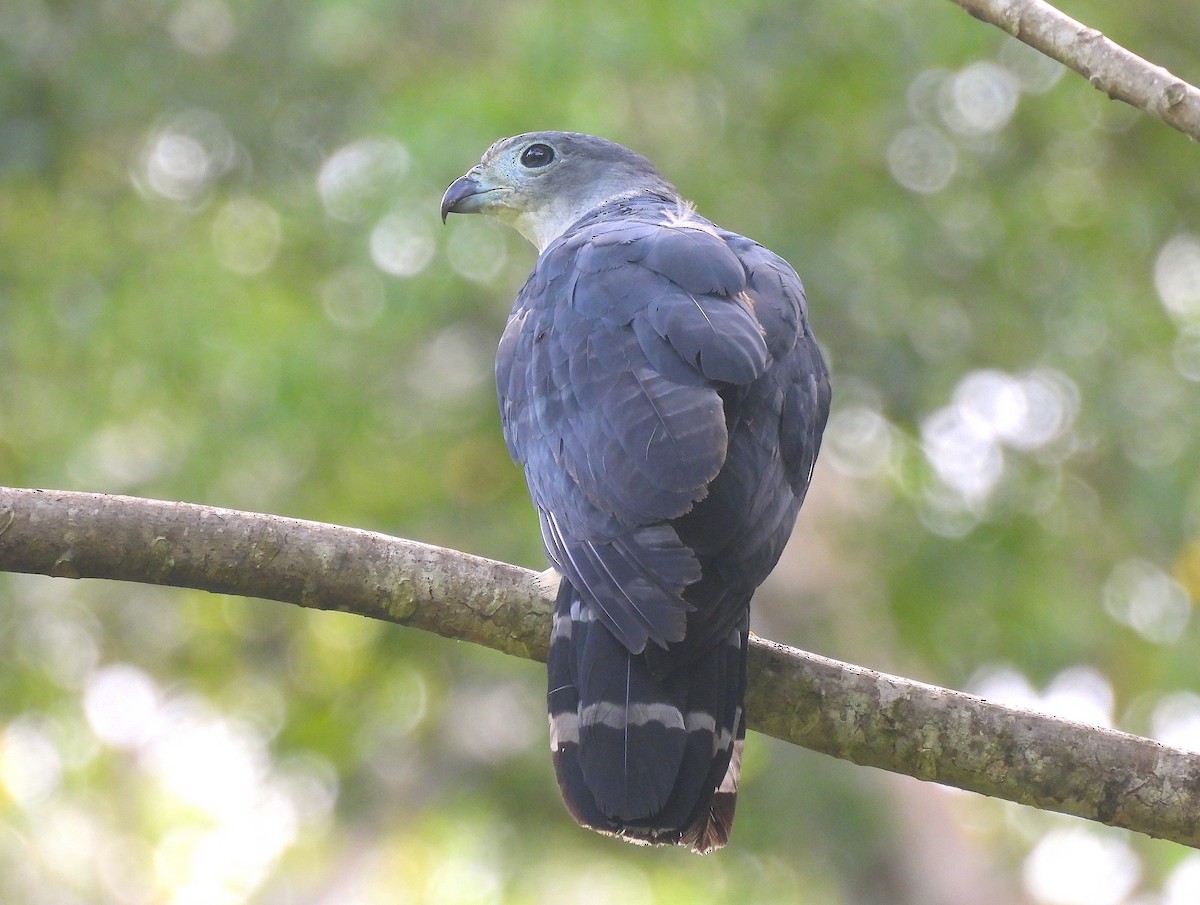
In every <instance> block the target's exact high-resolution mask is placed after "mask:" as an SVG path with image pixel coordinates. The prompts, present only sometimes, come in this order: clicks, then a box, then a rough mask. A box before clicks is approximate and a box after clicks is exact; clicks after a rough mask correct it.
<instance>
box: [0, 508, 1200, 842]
mask: <svg viewBox="0 0 1200 905" xmlns="http://www.w3.org/2000/svg"><path fill="white" fill-rule="evenodd" d="M0 571H9V572H27V573H35V574H43V575H52V576H59V577H66V578H108V579H117V580H122V581H136V582H142V583H147V584H159V585H171V586H176V587H188V588H198V589H201V590H205V591H214V592H218V593H224V594H237V595H241V596H247V597H262V598H267V599H271V600H281V601H284V602H287V603H294V604H298V605H300V606H306V607H316V608H319V609H329V610H342V611H345V612H350V613H357V614H359V615H362V616H367V617H370V618H374V619H385V620H388V621H391V622H395V623H398V624H400V625H407V626H411V627H413V628H420V629H425V630H426V631H431V632H436V633H437V634H439V635H443V636H445V637H448V638H457V639H460V640H465V641H473V642H475V643H477V644H482V645H485V646H487V647H491V648H494V649H496V650H500V651H503V652H505V653H509V654H514V655H516V656H520V657H526V658H531V659H538V660H541V659H544V658H545V654H546V642H547V639H548V636H549V624H550V602H549V601H547V600H546V599H545V598H544V597H543V596H542V594H541V591H540V590H539V587H538V585H537V583H536V581H535V573H534V572H531V571H528V570H526V569H521V568H518V567H517V566H511V565H507V564H505V563H499V562H495V561H493V560H488V559H482V558H480V557H476V556H470V555H468V554H465V553H459V552H457V551H454V550H446V549H443V548H440V547H432V546H428V545H426V544H419V543H414V542H412V541H407V540H401V539H399V538H393V537H388V536H386V535H382V534H376V533H372V532H368V531H359V530H355V529H352V528H342V527H338V526H335V525H325V524H320V523H317V522H308V521H300V520H297V519H288V518H281V517H279V516H274V515H260V514H256V513H248V512H238V511H235V510H229V509H217V508H213V507H210V506H198V505H193V504H188V503H169V502H161V501H157V500H145V499H138V498H133V497H121V496H108V495H103V494H89V493H71V492H64V491H48V490H47V491H42V490H24V489H15V488H5V487H0ZM747 712H748V714H749V717H750V725H751V727H752V728H754V729H756V730H758V731H760V732H764V733H766V734H768V735H772V736H774V737H776V738H779V739H782V740H784V741H787V742H791V743H793V744H796V745H801V746H803V747H806V748H810V749H812V750H815V751H821V752H824V753H825V754H830V755H833V756H834V757H839V758H843V759H845V760H849V761H852V762H854V763H856V764H863V765H867V766H872V767H879V768H881V769H884V770H890V771H892V772H896V773H903V774H907V775H910V776H915V777H917V778H919V779H925V780H932V781H934V782H939V783H943V784H945V785H951V786H957V787H958V788H962V789H968V790H970V791H974V792H979V793H982V794H984V795H991V796H995V797H998V798H1005V799H1008V800H1010V801H1017V802H1020V803H1022V804H1028V805H1032V806H1034V807H1038V808H1042V809H1045V810H1051V811H1060V812H1062V813H1066V814H1073V815H1076V816H1079V817H1084V818H1087V819H1090V820H1096V821H1099V822H1101V823H1106V824H1110V825H1113V826H1120V827H1124V828H1126V829H1130V830H1134V831H1137V832H1141V833H1145V834H1147V835H1150V836H1155V837H1159V838H1164V839H1170V840H1173V841H1175V842H1179V843H1182V844H1184V845H1190V846H1193V847H1198V848H1200V755H1197V754H1193V753H1190V752H1186V751H1182V750H1178V749H1174V748H1169V747H1167V746H1165V745H1161V744H1159V743H1158V742H1155V741H1152V740H1150V739H1145V738H1140V737H1138V736H1134V735H1129V734H1126V733H1122V732H1115V731H1112V730H1107V729H1102V728H1098V727H1095V726H1086V725H1082V724H1078V723H1073V722H1069V721H1065V720H1061V719H1058V718H1055V717H1051V716H1046V715H1042V714H1037V713H1032V712H1028V711H1023V710H1017V709H1014V708H1011V707H1005V706H1001V705H998V704H994V703H991V702H989V701H986V700H983V699H981V698H978V697H974V696H972V695H967V694H962V693H959V692H955V691H949V690H947V689H944V688H937V687H935V686H932V685H926V684H923V683H920V682H914V681H911V680H909V679H903V678H899V677H897V676H890V675H885V674H883V673H878V672H875V671H874V670H870V669H865V668H863V667H860V666H852V665H850V664H847V663H840V662H838V661H836V660H830V659H828V658H825V657H820V656H817V655H814V654H809V653H805V652H803V651H800V650H796V649H794V648H791V647H787V646H785V645H782V644H777V643H775V642H773V641H766V640H763V639H761V638H756V639H754V640H753V645H752V648H751V659H750V692H749V697H748V701H747Z"/></svg>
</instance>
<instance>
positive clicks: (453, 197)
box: [442, 173, 487, 223]
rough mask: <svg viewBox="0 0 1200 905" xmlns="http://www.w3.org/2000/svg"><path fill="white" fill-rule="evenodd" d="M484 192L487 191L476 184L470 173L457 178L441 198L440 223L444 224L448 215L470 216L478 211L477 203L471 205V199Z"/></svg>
mask: <svg viewBox="0 0 1200 905" xmlns="http://www.w3.org/2000/svg"><path fill="white" fill-rule="evenodd" d="M486 192H487V189H485V188H484V187H483V186H481V185H480V184H479V183H478V182H476V181H475V177H473V176H472V175H471V174H470V173H468V174H467V175H466V176H459V177H458V178H457V179H455V180H454V181H453V182H452V183H450V188H448V189H446V194H444V195H443V196H442V222H443V223H445V222H446V218H447V217H448V216H450V214H471V213H474V212H475V211H477V210H479V205H478V203H473V202H472V201H471V199H472V198H476V197H478V196H479V195H483V194H485V193H486Z"/></svg>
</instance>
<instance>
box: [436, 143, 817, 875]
mask: <svg viewBox="0 0 1200 905" xmlns="http://www.w3.org/2000/svg"><path fill="white" fill-rule="evenodd" d="M451 213H457V214H473V213H478V214H483V215H485V216H487V217H489V218H492V219H494V220H496V221H499V222H501V223H504V224H507V225H509V226H512V227H514V228H515V229H516V230H517V231H518V232H520V233H521V234H522V235H523V236H524V237H525V238H527V239H528V240H529V241H531V242H532V243H533V244H534V246H536V248H537V250H538V258H537V261H536V263H535V264H534V267H533V270H532V272H531V273H530V275H529V277H528V279H527V281H526V282H525V284H524V286H523V288H522V289H521V290H520V292H519V293H518V295H517V297H516V300H515V302H514V304H513V308H512V312H511V314H510V315H509V318H508V321H507V323H506V325H505V328H504V331H503V333H502V335H501V338H500V340H499V345H498V348H497V354H496V384H497V395H498V398H499V405H500V416H501V424H502V427H503V432H504V437H505V440H506V442H507V445H508V450H509V452H510V454H511V455H512V457H513V459H514V460H515V461H516V462H517V463H518V464H520V465H521V466H522V467H523V469H524V475H525V479H526V482H527V484H528V487H529V493H530V497H531V499H532V502H533V504H534V507H535V509H536V510H537V516H538V523H539V527H540V530H541V537H542V541H543V546H544V547H545V551H546V555H547V558H548V559H549V562H550V565H551V566H552V570H550V571H548V572H547V573H546V574H547V575H550V576H553V578H554V580H555V581H557V593H556V595H555V598H554V600H555V603H554V616H553V622H552V627H551V632H550V645H549V653H548V658H547V678H548V685H547V709H548V713H549V723H550V748H551V753H552V759H553V762H554V768H555V773H556V776H557V780H558V785H559V788H560V791H561V793H562V797H563V800H564V803H565V804H566V807H567V810H568V811H569V812H570V813H571V815H572V817H573V818H574V819H575V821H576V822H577V823H578V824H580V825H581V826H584V827H587V828H590V829H593V830H596V831H598V832H600V833H604V834H607V835H611V836H616V837H618V838H620V839H623V840H625V841H628V842H633V843H639V844H648V845H655V844H658V845H682V846H688V847H690V848H691V849H692V850H693V851H696V852H698V853H701V854H704V853H707V852H709V851H712V850H714V849H718V848H721V847H723V846H724V845H725V844H726V843H727V842H728V839H729V834H730V830H731V828H732V824H733V816H734V808H735V804H736V800H737V788H738V779H739V775H740V771H741V762H742V750H743V745H744V739H745V734H746V715H745V709H744V702H745V693H746V681H747V653H748V643H749V642H748V633H749V619H750V600H751V597H752V596H753V594H754V591H755V589H756V588H757V587H758V586H759V584H761V583H762V581H763V580H764V579H765V578H766V577H767V575H768V574H769V573H770V572H771V570H772V569H773V568H774V567H775V565H776V563H777V561H778V560H779V557H780V554H781V553H782V551H783V548H784V545H785V544H786V543H787V541H788V538H789V536H790V534H791V532H792V529H793V526H794V524H795V521H796V516H797V514H798V512H799V510H800V506H801V504H802V503H803V501H804V497H805V494H806V492H807V490H808V486H809V482H810V480H811V478H812V473H813V466H814V464H815V462H816V459H817V453H818V451H819V449H820V445H821V436H822V432H823V431H824V428H825V422H826V420H827V418H828V415H829V404H830V383H829V374H828V369H827V367H826V364H825V361H824V358H823V356H822V353H821V350H820V349H819V347H818V346H817V343H816V340H815V339H814V338H813V334H812V331H811V329H810V327H809V323H808V311H807V302H806V300H805V295H804V289H803V286H802V284H801V281H800V278H799V277H798V276H797V274H796V271H795V270H794V269H793V268H792V267H791V265H789V264H788V263H787V262H786V261H785V260H784V259H783V258H781V257H780V256H779V255H777V254H775V253H773V252H771V251H769V250H768V249H766V248H765V247H763V246H762V245H760V244H758V243H757V242H754V241H752V240H751V239H748V238H746V237H744V236H741V235H739V234H737V233H734V232H730V231H728V230H725V229H722V228H720V227H718V226H717V225H716V224H714V223H712V222H711V221H709V220H706V219H704V218H703V217H701V216H700V215H699V214H697V213H696V210H695V208H694V206H693V205H691V204H689V203H688V202H686V201H685V200H684V199H683V197H682V195H681V194H680V193H679V191H678V190H677V189H676V188H675V187H674V186H673V185H672V184H671V183H670V182H668V181H667V180H666V179H665V178H664V177H663V176H662V175H660V173H659V172H658V170H657V169H655V167H654V165H653V164H652V163H651V162H650V161H649V160H647V159H646V158H645V157H643V156H642V155H640V154H638V153H636V152H635V151H632V150H630V149H628V148H626V147H624V146H622V145H620V144H617V143H615V142H612V141H608V140H606V139H603V138H598V137H596V136H592V135H585V134H581V133H577V132H560V131H544V132H528V133H524V134H521V135H516V136H513V137H511V138H504V139H501V140H500V141H497V142H496V143H494V144H493V145H492V146H491V147H490V148H488V150H487V151H486V152H485V153H484V155H483V157H482V159H481V160H480V162H479V163H478V164H476V165H475V166H473V167H471V168H470V169H469V170H468V171H467V173H466V174H465V175H463V176H462V177H460V178H458V179H457V180H455V181H454V182H453V183H452V184H451V185H450V186H449V188H448V189H447V190H446V192H445V195H444V196H443V198H442V202H441V215H442V221H443V222H445V221H446V219H447V216H448V215H449V214H451Z"/></svg>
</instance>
